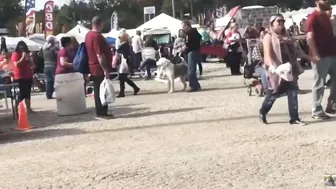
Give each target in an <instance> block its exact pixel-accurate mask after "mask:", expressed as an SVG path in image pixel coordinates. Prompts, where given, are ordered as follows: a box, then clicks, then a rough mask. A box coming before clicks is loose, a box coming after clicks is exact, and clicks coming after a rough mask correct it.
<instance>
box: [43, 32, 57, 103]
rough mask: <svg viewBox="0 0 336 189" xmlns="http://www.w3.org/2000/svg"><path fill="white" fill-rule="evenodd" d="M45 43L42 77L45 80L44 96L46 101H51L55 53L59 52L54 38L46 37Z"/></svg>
mask: <svg viewBox="0 0 336 189" xmlns="http://www.w3.org/2000/svg"><path fill="white" fill-rule="evenodd" d="M46 40H47V43H46V44H45V45H44V46H43V49H42V51H43V53H42V54H43V58H44V75H45V78H46V96H47V99H52V95H53V93H54V78H55V72H56V63H57V53H58V51H59V48H58V46H57V45H56V38H55V37H54V36H51V35H50V36H48V37H47V39H46Z"/></svg>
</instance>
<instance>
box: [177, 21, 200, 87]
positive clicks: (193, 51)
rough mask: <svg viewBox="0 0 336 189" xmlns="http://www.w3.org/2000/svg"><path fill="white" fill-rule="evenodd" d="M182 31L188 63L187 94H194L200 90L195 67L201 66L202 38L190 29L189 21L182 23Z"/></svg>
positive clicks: (193, 29) (194, 30)
mask: <svg viewBox="0 0 336 189" xmlns="http://www.w3.org/2000/svg"><path fill="white" fill-rule="evenodd" d="M182 29H183V30H184V32H185V35H186V40H185V43H186V45H185V48H184V51H185V52H186V54H187V62H188V80H189V87H190V89H189V90H188V92H196V91H199V90H201V85H200V83H199V82H198V78H197V74H196V66H197V65H199V64H201V52H200V49H201V42H202V36H201V35H200V34H199V33H198V31H197V29H195V28H192V27H191V24H190V22H189V21H183V22H182Z"/></svg>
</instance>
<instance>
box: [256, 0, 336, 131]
mask: <svg viewBox="0 0 336 189" xmlns="http://www.w3.org/2000/svg"><path fill="white" fill-rule="evenodd" d="M315 3H316V9H315V10H314V12H312V13H311V14H310V15H309V16H308V19H307V21H306V25H305V29H306V32H307V43H308V47H309V56H308V55H306V54H305V52H304V51H302V50H301V49H300V48H298V45H297V41H295V40H294V39H293V38H292V37H291V35H290V34H289V33H288V31H286V28H285V25H284V23H285V20H284V17H283V16H282V15H281V14H279V15H275V16H272V17H271V19H270V27H269V29H268V30H269V31H267V33H266V34H265V35H263V36H261V37H262V39H261V41H262V43H261V44H260V45H261V47H259V48H260V49H262V50H261V51H262V53H261V54H262V55H263V57H262V58H260V56H259V58H256V57H258V56H256V55H254V56H252V57H254V58H253V59H254V60H257V59H258V61H259V63H260V64H262V68H261V70H263V69H264V71H265V74H264V73H263V71H262V72H261V74H260V76H261V78H262V79H261V82H262V83H263V86H264V87H267V88H265V89H264V90H265V93H266V96H265V99H264V102H263V104H262V107H261V109H260V111H259V114H260V120H261V121H262V122H263V123H265V124H267V123H268V122H267V119H266V116H267V114H268V112H269V111H270V109H271V108H272V105H273V103H274V102H275V100H276V98H277V97H279V95H281V94H286V95H287V97H288V109H289V115H290V121H289V122H290V124H295V125H305V123H304V122H302V121H301V120H300V118H299V115H298V97H297V95H298V89H299V88H298V82H297V81H298V79H299V75H300V74H301V73H303V69H302V67H301V65H300V63H298V61H297V58H298V57H300V58H303V59H307V60H309V62H311V63H312V70H313V73H314V76H313V78H314V83H313V89H312V95H313V102H312V117H313V119H316V120H325V119H330V118H331V117H330V116H329V115H328V114H332V115H334V114H335V103H336V93H335V90H336V86H335V82H336V81H335V80H336V78H335V76H336V74H335V72H336V64H335V61H336V60H335V56H336V40H335V39H336V36H335V34H334V33H333V26H332V22H331V14H330V11H331V8H330V7H331V6H330V2H329V1H325V0H315ZM257 50H258V49H257ZM254 54H256V53H254ZM259 54H260V53H259ZM286 63H287V64H288V63H289V64H290V65H291V66H290V69H289V70H285V71H283V72H284V73H285V76H281V75H279V73H278V72H276V71H275V70H276V69H277V68H278V67H280V65H282V64H286ZM259 67H260V65H259ZM328 74H329V75H330V77H331V89H330V95H329V98H328V103H327V107H326V109H325V110H323V108H322V105H321V103H322V98H323V95H324V89H325V83H326V77H327V75H328ZM265 76H266V78H265ZM290 76H292V78H290ZM286 77H287V78H286Z"/></svg>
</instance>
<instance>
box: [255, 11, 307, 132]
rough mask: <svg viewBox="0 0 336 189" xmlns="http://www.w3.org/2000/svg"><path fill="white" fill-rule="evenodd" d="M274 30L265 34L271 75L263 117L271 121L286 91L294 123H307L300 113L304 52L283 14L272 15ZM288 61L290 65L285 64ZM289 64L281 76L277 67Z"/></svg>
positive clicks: (266, 54)
mask: <svg viewBox="0 0 336 189" xmlns="http://www.w3.org/2000/svg"><path fill="white" fill-rule="evenodd" d="M270 30H271V31H270V32H269V33H268V34H266V35H265V36H264V39H263V49H264V64H265V67H266V75H267V77H268V90H267V91H266V96H265V99H264V102H263V103H262V106H261V108H260V110H259V115H260V120H261V121H262V123H264V124H268V122H267V119H266V115H267V114H268V112H269V111H270V110H271V108H272V106H273V104H274V102H275V100H276V99H277V97H279V96H280V95H282V94H284V93H285V94H286V95H287V98H288V109H289V115H290V121H289V123H290V124H291V125H302V126H303V125H305V123H304V122H302V121H301V120H300V118H299V113H298V87H297V79H298V76H299V74H300V67H299V64H298V62H297V61H296V58H297V57H298V56H300V52H299V51H298V50H297V49H296V47H295V44H294V40H293V39H292V38H291V37H290V36H289V35H288V34H287V32H286V29H285V20H284V17H283V16H282V15H281V14H278V15H275V16H272V17H271V19H270ZM284 64H286V65H284ZM288 64H289V65H290V66H288V67H289V69H288V70H282V72H283V73H285V75H284V76H280V74H278V73H277V72H276V69H280V68H278V67H280V66H282V67H283V66H285V67H286V66H287V65H288ZM280 73H281V72H280Z"/></svg>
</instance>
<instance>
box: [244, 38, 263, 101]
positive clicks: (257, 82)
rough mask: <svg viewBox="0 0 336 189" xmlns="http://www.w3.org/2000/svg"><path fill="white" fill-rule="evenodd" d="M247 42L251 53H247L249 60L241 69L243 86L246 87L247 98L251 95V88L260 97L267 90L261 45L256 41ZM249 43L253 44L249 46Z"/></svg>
mask: <svg viewBox="0 0 336 189" xmlns="http://www.w3.org/2000/svg"><path fill="white" fill-rule="evenodd" d="M247 42H248V46H249V49H251V50H252V51H250V52H249V54H248V57H249V60H248V61H247V62H246V63H245V65H244V67H243V69H244V70H243V73H244V74H243V76H244V78H245V82H244V84H245V85H246V86H247V87H248V88H247V92H248V94H249V96H251V95H252V88H255V92H256V94H257V95H258V96H260V97H262V96H264V92H265V91H266V90H267V78H266V71H265V68H264V67H263V56H262V50H261V49H262V48H261V44H260V43H259V41H257V40H254V41H250V40H248V41H247ZM251 42H252V43H254V44H251Z"/></svg>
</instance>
